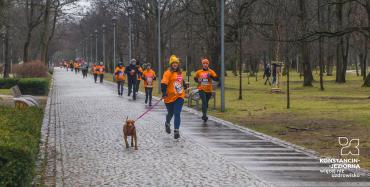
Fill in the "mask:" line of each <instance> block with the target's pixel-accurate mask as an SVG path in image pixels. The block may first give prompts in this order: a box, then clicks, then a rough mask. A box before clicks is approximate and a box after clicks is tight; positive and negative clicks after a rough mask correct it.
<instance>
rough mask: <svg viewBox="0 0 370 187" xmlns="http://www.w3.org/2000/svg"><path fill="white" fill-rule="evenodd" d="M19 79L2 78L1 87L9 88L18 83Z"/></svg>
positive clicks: (0, 80)
mask: <svg viewBox="0 0 370 187" xmlns="http://www.w3.org/2000/svg"><path fill="white" fill-rule="evenodd" d="M18 81H19V79H13V78H6V79H0V89H9V88H11V87H13V86H14V85H17V83H18Z"/></svg>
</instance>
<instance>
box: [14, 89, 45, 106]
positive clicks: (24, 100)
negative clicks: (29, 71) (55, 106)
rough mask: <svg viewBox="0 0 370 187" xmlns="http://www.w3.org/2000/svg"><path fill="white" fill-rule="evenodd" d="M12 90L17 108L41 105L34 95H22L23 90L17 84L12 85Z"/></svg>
mask: <svg viewBox="0 0 370 187" xmlns="http://www.w3.org/2000/svg"><path fill="white" fill-rule="evenodd" d="M11 91H12V94H13V97H14V98H13V101H14V104H15V107H16V108H19V109H23V108H26V107H30V106H35V107H40V104H39V103H38V102H37V100H36V99H35V98H34V97H33V96H32V95H22V92H21V90H20V89H19V87H18V86H17V85H15V86H13V87H11Z"/></svg>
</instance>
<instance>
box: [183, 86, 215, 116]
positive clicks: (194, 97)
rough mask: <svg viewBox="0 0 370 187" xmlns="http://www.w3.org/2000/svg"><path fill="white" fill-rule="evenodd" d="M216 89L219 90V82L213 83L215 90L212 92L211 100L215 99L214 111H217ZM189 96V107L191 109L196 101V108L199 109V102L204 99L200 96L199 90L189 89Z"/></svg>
mask: <svg viewBox="0 0 370 187" xmlns="http://www.w3.org/2000/svg"><path fill="white" fill-rule="evenodd" d="M187 84H188V85H189V83H187ZM188 87H189V86H188ZM216 88H217V82H215V81H213V90H212V96H211V99H213V110H216ZM188 95H189V97H188V107H191V106H192V101H195V103H196V108H197V109H199V101H201V100H202V99H201V98H200V96H199V90H198V88H196V87H189V88H188ZM208 109H209V108H208Z"/></svg>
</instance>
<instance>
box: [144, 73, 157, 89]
mask: <svg viewBox="0 0 370 187" xmlns="http://www.w3.org/2000/svg"><path fill="white" fill-rule="evenodd" d="M143 77H144V78H145V79H146V80H144V87H145V88H153V85H154V84H153V82H154V78H155V77H156V75H155V72H154V71H153V70H152V69H149V70H145V71H144V72H143Z"/></svg>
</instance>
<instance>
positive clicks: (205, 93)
mask: <svg viewBox="0 0 370 187" xmlns="http://www.w3.org/2000/svg"><path fill="white" fill-rule="evenodd" d="M202 66H203V67H202V69H201V70H198V71H197V72H195V77H194V80H195V82H197V83H198V90H199V96H200V98H201V99H202V113H203V116H202V119H203V121H204V122H207V120H208V117H207V110H208V102H209V99H210V98H211V97H212V90H213V88H212V80H214V81H218V77H217V74H216V73H215V72H214V71H213V70H211V69H210V68H209V60H208V59H206V58H205V59H203V60H202Z"/></svg>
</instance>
